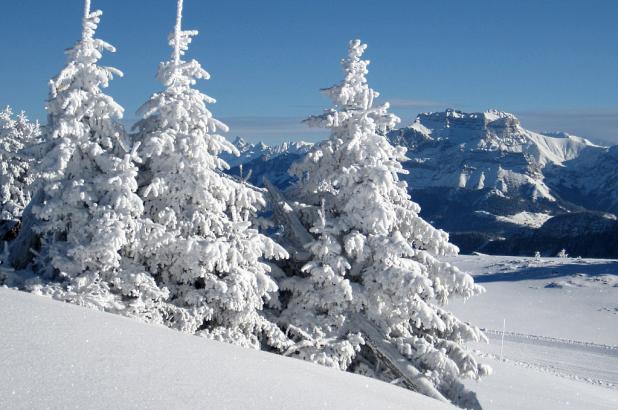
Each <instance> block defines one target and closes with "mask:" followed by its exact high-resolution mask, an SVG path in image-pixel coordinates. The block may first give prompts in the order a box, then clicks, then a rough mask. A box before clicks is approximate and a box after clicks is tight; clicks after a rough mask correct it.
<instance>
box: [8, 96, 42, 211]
mask: <svg viewBox="0 0 618 410" xmlns="http://www.w3.org/2000/svg"><path fill="white" fill-rule="evenodd" d="M40 136H41V128H40V127H39V123H38V122H31V121H29V120H28V117H26V114H25V113H24V112H21V113H20V114H18V115H16V116H14V115H13V111H12V110H11V107H6V108H4V109H3V110H2V111H0V221H15V220H18V219H19V218H20V217H21V213H22V211H23V210H24V208H25V206H26V205H27V204H28V202H30V197H31V192H30V188H31V185H32V182H33V180H34V175H33V172H32V166H33V163H34V162H35V158H34V157H33V155H32V153H29V152H28V149H29V148H30V147H32V146H33V145H35V144H37V143H38V142H40V141H39V139H40Z"/></svg>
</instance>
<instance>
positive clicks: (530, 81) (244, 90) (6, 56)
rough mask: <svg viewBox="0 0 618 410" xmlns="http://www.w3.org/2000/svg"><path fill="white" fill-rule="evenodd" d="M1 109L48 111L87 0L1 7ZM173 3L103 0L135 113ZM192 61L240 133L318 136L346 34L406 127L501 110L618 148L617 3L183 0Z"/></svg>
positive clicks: (121, 91) (130, 112)
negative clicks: (427, 118) (427, 114)
mask: <svg viewBox="0 0 618 410" xmlns="http://www.w3.org/2000/svg"><path fill="white" fill-rule="evenodd" d="M2 3H3V4H2V10H1V13H0V38H2V39H3V41H2V42H0V55H2V59H1V61H0V105H5V104H10V105H12V106H14V107H15V109H24V110H26V111H27V112H28V113H29V114H30V116H31V117H35V118H41V119H44V117H45V114H44V101H45V98H46V96H47V82H48V80H49V78H50V77H52V76H53V75H55V74H56V73H57V72H58V71H59V69H60V68H61V67H62V66H63V64H64V55H63V50H64V49H65V48H67V47H69V46H71V45H72V44H73V43H74V42H75V41H76V40H77V39H78V38H79V33H80V15H81V12H82V1H81V0H54V1H40V0H19V1H8V0H7V1H3V2H2ZM175 3H176V2H175V0H124V1H120V0H93V7H96V8H100V9H102V10H103V12H104V15H103V20H102V23H101V25H100V30H99V32H98V36H99V37H100V38H102V39H104V40H106V41H108V42H110V43H112V44H113V45H115V46H116V47H117V48H118V52H117V53H116V54H107V55H106V56H105V57H104V59H103V60H102V64H105V65H112V66H115V67H117V68H119V69H121V70H122V71H124V73H125V77H124V78H122V79H117V80H115V81H114V82H113V84H112V86H111V87H110V88H109V89H108V92H109V93H110V94H111V95H113V96H114V98H115V99H116V100H117V101H118V102H119V103H120V104H122V105H123V106H124V107H125V109H126V115H125V117H126V120H127V122H130V121H132V120H134V119H135V114H134V113H135V111H136V109H137V108H138V107H139V105H141V103H142V102H143V101H145V100H146V98H147V97H148V96H149V95H150V94H151V93H152V92H153V91H156V90H157V89H158V88H159V85H158V84H157V82H156V80H155V78H154V75H155V72H156V69H157V65H158V62H159V61H161V60H162V59H166V58H168V55H169V53H170V51H169V49H168V47H167V35H168V32H169V31H170V30H171V28H172V26H173V24H174V17H175V10H174V9H175ZM185 11H186V12H185V24H184V27H185V28H187V29H198V30H199V31H200V35H199V36H198V37H197V38H196V39H195V41H194V43H193V45H192V47H191V50H190V53H189V55H188V56H189V57H192V58H196V59H198V60H199V61H200V62H201V63H202V64H203V65H204V67H205V68H206V69H207V70H208V71H209V72H210V73H211V74H212V79H211V80H210V81H207V82H203V83H202V84H200V88H201V89H202V90H204V91H205V92H206V93H207V94H209V95H211V96H212V97H214V98H216V99H217V100H218V103H217V104H215V105H214V106H212V107H211V108H212V111H213V113H214V114H215V116H217V117H218V118H221V119H223V120H225V121H227V122H228V124H229V125H230V126H231V127H232V130H231V132H230V136H235V135H241V136H243V137H247V138H249V139H252V140H258V139H262V140H265V141H267V142H277V141H281V140H285V139H290V138H303V139H313V140H315V139H316V138H319V137H320V135H322V134H320V133H319V132H318V133H316V132H315V131H312V130H310V129H307V128H306V127H304V126H303V125H302V124H299V122H300V120H301V119H302V118H304V117H306V116H307V115H309V114H314V113H319V112H320V111H321V110H322V109H323V108H325V107H326V106H327V105H328V101H327V100H326V99H325V98H324V97H323V96H322V95H321V94H320V93H319V91H318V90H319V89H320V88H323V87H326V86H329V85H331V84H333V83H335V82H337V81H339V80H340V79H341V76H342V75H341V71H340V67H339V60H340V59H341V57H343V56H344V54H345V51H346V46H347V42H348V40H350V39H352V38H356V37H359V38H361V39H362V40H363V41H365V42H367V43H368V44H369V49H368V51H367V53H366V56H367V57H368V58H369V59H370V60H371V61H372V64H371V66H370V74H369V81H370V84H371V85H372V87H373V88H375V89H377V90H378V91H380V92H381V94H382V97H381V98H383V99H384V100H389V101H391V102H392V105H393V111H394V112H396V113H397V114H398V115H400V116H401V117H402V119H403V123H404V124H406V123H409V122H411V121H412V120H413V119H414V117H415V116H416V114H417V113H418V112H421V111H433V110H442V109H444V108H447V107H452V108H458V109H462V110H466V111H479V110H485V109H488V108H497V109H501V110H505V111H510V112H514V113H516V114H518V115H519V116H520V117H521V119H522V122H523V124H524V126H527V127H529V128H532V129H535V130H541V131H542V130H562V131H568V132H572V133H576V134H579V135H582V136H586V137H589V138H591V139H593V140H595V141H608V142H613V143H618V1H615V0H605V1H603V0H589V1H587V2H582V1H570V0H562V1H552V0H544V1H538V0H537V1H528V0H517V1H516V0H511V1H500V0H494V1H481V0H469V1H455V0H452V1H447V0H442V1H439V0H432V1H430V0H424V1H415V0H392V1H389V0H382V1H379V2H378V1H375V0H374V1H366V0H355V1H349V0H330V1H325V0H312V1H301V0H297V1H291V0H288V1H278V0H270V1H269V0H265V1H261V2H259V1H233V0H227V1H206V0H185Z"/></svg>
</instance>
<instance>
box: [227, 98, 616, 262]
mask: <svg viewBox="0 0 618 410" xmlns="http://www.w3.org/2000/svg"><path fill="white" fill-rule="evenodd" d="M387 138H388V139H389V140H390V142H391V143H393V144H394V145H401V146H404V147H406V148H407V149H408V153H407V156H408V158H409V161H407V162H405V163H404V168H406V169H407V170H408V171H409V174H407V175H402V178H403V179H404V180H406V182H407V183H408V187H409V191H410V194H411V196H412V199H413V200H414V201H416V202H418V203H419V204H420V205H421V209H422V210H421V215H422V216H423V217H424V218H425V219H426V220H428V221H430V222H431V223H432V224H434V225H435V226H437V227H440V228H442V229H444V230H446V231H447V232H449V233H450V235H451V239H452V241H453V242H454V243H455V244H457V245H458V246H459V247H460V248H461V250H462V252H464V253H470V252H486V253H494V254H515V255H530V254H534V253H535V252H536V251H539V252H540V253H541V254H543V255H547V256H554V255H555V254H556V253H558V252H559V251H560V250H561V249H563V248H564V249H566V250H567V252H569V253H571V254H573V255H577V256H584V257H618V222H617V221H616V216H615V214H618V146H613V147H605V146H600V145H596V144H593V143H592V142H590V141H589V140H587V139H585V138H581V137H578V136H574V135H570V134H567V133H537V132H533V131H530V130H527V129H525V128H524V127H523V126H522V125H521V123H520V121H519V120H518V118H517V117H516V116H514V115H513V114H509V113H505V112H501V111H497V110H489V111H486V112H482V113H464V112H461V111H457V110H453V109H448V110H446V111H444V112H433V113H423V114H420V115H419V116H418V117H417V118H416V120H415V121H414V122H413V123H412V124H410V125H409V126H407V127H403V128H399V129H395V130H392V131H390V132H389V133H388V134H387ZM234 145H235V146H236V147H237V148H238V150H239V151H240V154H241V155H240V157H232V156H229V157H226V158H225V159H226V160H227V161H228V163H229V164H230V166H231V169H230V171H229V172H230V173H231V174H233V175H243V177H244V178H247V179H248V180H249V181H250V182H252V183H254V184H256V185H261V184H262V179H263V177H267V178H268V179H269V180H270V181H271V182H273V183H274V184H275V185H277V186H278V187H279V188H282V189H285V188H287V187H288V186H289V185H290V184H291V183H292V182H293V181H292V179H291V177H290V176H289V175H288V172H287V171H288V169H289V167H290V165H291V164H292V163H293V162H294V161H296V160H298V159H300V158H301V157H302V156H303V155H305V154H306V153H307V152H308V151H309V150H310V149H311V147H312V144H311V143H307V142H302V141H299V142H287V143H283V144H280V145H277V146H268V145H266V144H263V143H258V144H251V143H248V142H246V141H244V140H242V139H240V138H237V139H236V140H235V141H234ZM583 239H586V240H585V241H582V240H583Z"/></svg>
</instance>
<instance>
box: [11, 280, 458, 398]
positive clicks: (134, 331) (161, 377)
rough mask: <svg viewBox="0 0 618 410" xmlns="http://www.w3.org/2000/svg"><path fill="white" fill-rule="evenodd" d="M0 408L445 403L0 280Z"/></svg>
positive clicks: (362, 378) (372, 381)
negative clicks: (16, 287) (5, 286)
mask: <svg viewBox="0 0 618 410" xmlns="http://www.w3.org/2000/svg"><path fill="white" fill-rule="evenodd" d="M0 312H2V314H0V335H1V337H0V358H1V360H2V365H1V366H0V408H6V409H9V408H10V409H32V408H51V409H61V408H88V409H113V408H140V409H142V408H153V409H154V408H157V409H163V408H168V409H171V408H174V409H181V408H213V409H214V408H221V409H224V408H225V409H248V408H251V409H273V408H293V409H348V408H356V409H446V408H450V406H448V405H445V404H443V403H440V402H437V401H435V400H433V399H429V398H426V397H424V396H421V395H418V394H416V393H413V392H410V391H407V390H404V389H402V388H398V387H394V386H391V385H389V384H386V383H382V382H379V381H376V380H373V379H369V378H365V377H362V376H357V375H352V374H348V373H343V372H337V371H335V370H332V369H327V368H324V367H320V366H317V365H313V364H309V363H305V362H302V361H299V360H295V359H288V358H284V357H281V356H276V355H272V354H268V353H264V352H257V351H251V350H245V349H242V348H238V347H234V346H231V345H227V344H223V343H218V342H213V341H209V340H205V339H201V338H198V337H195V336H188V335H184V334H180V333H177V332H174V331H172V330H169V329H165V328H159V327H153V326H149V325H145V324H142V323H138V322H136V321H133V320H130V319H127V318H123V317H119V316H114V315H111V314H106V313H101V312H96V311H91V310H87V309H85V308H81V307H77V306H73V305H68V304H63V303H60V302H56V301H52V300H50V299H46V298H43V297H39V296H34V295H30V294H26V293H21V292H17V291H13V290H8V289H2V288H0Z"/></svg>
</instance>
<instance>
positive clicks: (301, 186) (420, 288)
mask: <svg viewBox="0 0 618 410" xmlns="http://www.w3.org/2000/svg"><path fill="white" fill-rule="evenodd" d="M365 49H366V45H365V44H362V43H361V42H360V41H359V40H354V41H352V42H351V43H350V47H349V55H348V57H347V58H346V59H344V60H343V61H342V65H343V70H344V73H345V79H344V80H343V82H341V83H340V84H339V85H336V86H333V87H331V88H327V89H325V90H323V91H324V93H325V94H326V95H327V96H328V97H329V98H330V99H331V100H332V102H333V104H334V106H333V108H331V109H329V110H327V111H325V112H324V113H323V114H322V115H319V116H314V117H310V118H309V119H307V120H306V122H307V123H308V124H310V125H312V126H319V127H325V128H327V129H329V130H330V132H331V135H330V138H329V139H328V140H326V141H324V142H322V143H320V144H318V145H317V146H316V147H315V148H314V149H313V150H312V151H311V152H310V153H309V154H308V155H307V157H306V158H305V159H304V160H303V161H301V162H300V163H297V164H296V165H295V166H294V167H293V168H292V172H293V174H294V175H295V176H296V177H297V178H298V183H297V184H296V187H295V188H294V189H293V190H292V192H293V194H295V195H296V199H297V200H298V201H299V203H300V204H303V205H302V206H300V205H299V207H298V208H299V209H300V210H301V215H302V220H303V222H304V224H305V225H306V227H307V228H308V229H310V231H311V232H312V233H313V236H314V240H313V242H312V243H310V244H308V246H307V247H308V249H309V250H310V253H311V255H312V259H311V260H310V261H309V262H308V263H306V264H305V265H304V266H303V267H302V269H301V270H300V271H297V272H293V274H291V275H290V276H289V277H288V278H286V279H283V280H282V281H281V283H280V287H281V289H282V291H284V293H287V295H286V297H284V298H282V299H283V300H284V301H285V303H284V304H285V306H284V307H285V308H284V310H283V311H282V314H281V318H280V320H281V324H282V325H283V327H284V328H287V330H288V331H289V332H290V334H291V335H294V336H295V337H296V340H297V345H296V346H295V347H294V348H292V349H290V350H289V351H288V354H290V355H297V356H299V357H302V358H304V359H307V360H310V361H313V362H317V363H321V364H325V365H328V366H333V367H336V368H339V369H348V370H351V371H354V372H358V373H363V374H368V375H370V376H373V377H377V378H382V379H385V380H395V379H398V378H400V376H401V375H402V374H404V375H405V374H407V375H412V376H413V377H409V378H407V379H406V380H404V384H407V385H408V387H411V388H413V389H416V390H419V391H421V392H423V393H425V394H430V395H433V396H434V397H440V398H444V397H446V399H448V400H450V401H452V402H453V403H455V404H457V405H459V406H462V407H466V408H477V407H479V404H478V401H477V400H476V397H475V395H474V393H472V392H469V391H467V390H466V389H465V388H464V386H463V384H462V383H461V379H462V378H472V379H478V378H479V377H481V376H483V375H485V374H487V373H488V372H489V368H488V367H486V366H484V365H482V364H479V363H477V360H476V359H475V358H474V357H473V356H472V354H471V352H470V351H469V350H468V349H467V348H466V346H465V342H466V341H479V340H483V339H485V336H484V335H483V334H482V332H480V330H479V329H478V328H477V327H474V326H471V325H469V324H466V323H464V322H462V321H460V320H459V319H457V318H456V317H455V316H454V315H453V314H452V313H450V312H449V311H448V310H446V308H445V305H446V303H447V302H448V300H449V298H451V297H454V296H461V297H463V298H469V297H471V296H474V295H476V294H478V293H481V292H482V291H483V288H481V287H480V286H478V285H476V284H475V283H474V281H473V279H472V277H471V276H470V275H468V274H466V273H463V272H461V271H460V270H459V269H457V268H456V267H454V266H452V265H450V264H448V263H445V262H441V261H440V260H439V259H438V258H439V257H441V256H444V255H453V254H456V253H457V251H458V249H457V248H456V247H455V246H454V245H452V244H450V243H449V241H448V234H447V233H445V232H444V231H441V230H438V229H436V228H434V227H432V226H431V225H430V224H429V223H427V222H426V221H424V220H423V219H422V218H421V217H420V216H419V211H420V208H419V206H418V205H417V204H416V203H414V202H413V201H412V200H411V199H410V196H409V194H408V190H407V186H406V183H405V182H404V181H401V180H399V176H398V175H399V174H403V173H405V171H404V169H403V168H402V165H401V162H402V161H405V160H407V158H406V156H405V154H406V151H405V148H402V147H394V146H392V145H390V143H389V142H388V141H387V139H386V138H385V137H384V134H385V132H386V131H387V130H388V129H390V128H392V127H393V126H395V125H396V124H397V123H398V121H399V119H398V118H397V117H396V116H394V115H392V114H390V113H388V108H389V105H388V104H387V103H386V104H382V105H376V104H375V103H374V100H375V98H376V97H378V93H377V92H376V91H374V90H373V89H371V88H370V87H369V86H368V85H367V81H366V78H365V75H366V74H367V72H368V71H367V65H368V64H369V61H367V60H363V59H362V58H361V57H362V54H363V52H364V51H365ZM307 205H309V206H307ZM288 274H289V272H288ZM372 329H373V330H372ZM380 338H382V340H376V339H380ZM387 346H391V347H393V349H394V351H395V352H396V353H395V354H396V355H397V357H396V358H393V357H392V355H391V356H390V359H392V360H391V362H390V363H391V365H392V366H391V367H390V368H389V367H388V366H381V365H380V363H381V362H382V364H384V361H383V359H384V357H389V354H388V352H386V350H388V349H387ZM402 360H403V361H404V362H405V363H404V364H401V361H402ZM402 366H403V367H402ZM397 369H399V370H401V369H404V370H402V372H403V373H402V372H397ZM406 369H407V370H406ZM428 386H429V387H428Z"/></svg>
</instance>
